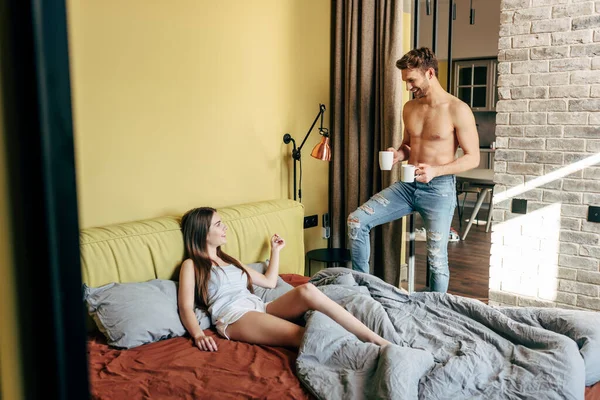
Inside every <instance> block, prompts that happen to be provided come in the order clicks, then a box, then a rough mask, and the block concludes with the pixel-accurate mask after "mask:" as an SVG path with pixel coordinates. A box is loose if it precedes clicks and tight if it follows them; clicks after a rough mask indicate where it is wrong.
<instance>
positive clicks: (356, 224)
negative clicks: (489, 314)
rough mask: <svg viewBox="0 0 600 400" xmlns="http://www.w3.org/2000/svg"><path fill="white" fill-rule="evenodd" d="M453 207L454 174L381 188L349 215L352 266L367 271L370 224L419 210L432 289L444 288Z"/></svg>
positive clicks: (454, 193)
mask: <svg viewBox="0 0 600 400" xmlns="http://www.w3.org/2000/svg"><path fill="white" fill-rule="evenodd" d="M455 208H456V177H455V176H454V175H443V176H438V177H435V178H433V179H432V180H431V181H430V182H429V183H421V182H416V181H415V182H410V183H406V182H396V183H394V184H393V185H391V186H389V187H388V188H386V189H384V190H382V191H381V192H379V193H377V194H376V195H374V196H373V197H371V198H370V199H369V200H368V201H367V202H366V203H365V204H363V205H362V206H360V207H359V208H357V209H356V211H354V212H353V213H351V214H350V215H349V216H348V236H349V239H350V251H351V253H352V269H354V270H356V271H361V272H366V273H368V272H369V256H370V254H371V242H370V238H369V233H370V232H371V229H372V228H374V227H376V226H378V225H381V224H385V223H386V222H390V221H393V220H396V219H399V218H402V217H403V216H405V215H408V214H410V213H411V212H413V211H418V212H419V214H421V217H423V221H424V222H425V229H426V230H427V261H428V263H429V267H430V276H429V278H430V279H429V282H430V286H431V290H432V291H434V292H446V291H447V290H448V281H449V279H450V270H449V269H448V236H449V233H450V225H451V223H452V217H453V215H454V209H455Z"/></svg>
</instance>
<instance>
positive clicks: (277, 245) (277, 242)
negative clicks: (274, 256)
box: [271, 234, 285, 250]
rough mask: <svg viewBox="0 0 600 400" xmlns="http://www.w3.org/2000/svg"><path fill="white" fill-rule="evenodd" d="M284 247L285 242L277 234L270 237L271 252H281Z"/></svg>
mask: <svg viewBox="0 0 600 400" xmlns="http://www.w3.org/2000/svg"><path fill="white" fill-rule="evenodd" d="M284 247H285V240H283V238H282V237H281V236H279V235H278V234H274V235H273V237H271V249H273V250H281V249H283V248H284Z"/></svg>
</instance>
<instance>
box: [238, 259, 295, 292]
mask: <svg viewBox="0 0 600 400" xmlns="http://www.w3.org/2000/svg"><path fill="white" fill-rule="evenodd" d="M247 265H248V267H250V268H252V269H253V270H255V271H257V272H260V273H261V274H264V273H265V271H266V270H267V266H268V265H269V264H268V260H267V261H265V262H255V263H252V264H247ZM252 288H253V289H254V294H255V295H257V296H258V297H260V298H261V299H262V300H263V301H264V302H265V303H268V302H269V301H273V300H275V299H276V298H278V297H279V296H281V295H283V294H286V293H287V292H289V291H290V290H292V289H293V288H294V287H293V286H292V285H290V284H289V283H287V282H286V281H284V280H283V279H281V277H280V276H278V277H277V285H276V286H275V287H274V288H273V289H269V288H264V287H261V286H257V285H252Z"/></svg>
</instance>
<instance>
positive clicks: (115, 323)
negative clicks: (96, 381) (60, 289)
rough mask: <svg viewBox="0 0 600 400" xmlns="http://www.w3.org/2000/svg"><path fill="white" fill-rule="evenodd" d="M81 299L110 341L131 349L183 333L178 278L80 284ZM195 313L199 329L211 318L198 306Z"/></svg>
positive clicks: (112, 344) (205, 326)
mask: <svg viewBox="0 0 600 400" xmlns="http://www.w3.org/2000/svg"><path fill="white" fill-rule="evenodd" d="M83 289H84V297H83V299H84V301H85V302H86V303H87V306H88V311H89V313H90V315H91V316H92V318H93V319H94V321H95V322H96V325H97V326H98V329H100V331H101V332H102V333H103V334H104V335H105V336H106V339H107V342H108V344H109V345H111V346H114V347H120V348H125V349H130V348H132V347H137V346H140V345H142V344H146V343H153V342H156V341H158V340H162V339H167V338H171V337H176V336H183V335H184V334H185V333H186V330H185V328H184V327H183V325H182V323H181V320H180V319H179V313H178V309H177V282H175V281H171V280H161V279H154V280H151V281H147V282H140V283H109V284H107V285H104V286H100V287H97V288H93V287H89V286H87V285H85V284H84V285H83ZM196 317H197V318H198V322H199V323H200V327H201V328H202V329H207V328H209V327H210V318H209V317H208V314H206V313H205V312H204V311H202V310H201V309H196Z"/></svg>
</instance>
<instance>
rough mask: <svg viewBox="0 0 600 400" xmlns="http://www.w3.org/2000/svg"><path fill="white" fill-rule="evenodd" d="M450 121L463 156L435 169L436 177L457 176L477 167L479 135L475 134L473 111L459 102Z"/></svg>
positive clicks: (475, 126)
mask: <svg viewBox="0 0 600 400" xmlns="http://www.w3.org/2000/svg"><path fill="white" fill-rule="evenodd" d="M452 120H453V122H454V130H455V132H456V138H457V139H458V144H459V145H460V147H461V148H462V150H463V152H464V155H463V156H461V157H459V158H457V159H456V160H454V161H452V162H451V163H448V164H446V165H440V166H437V167H435V170H436V171H435V172H436V173H435V175H436V176H441V175H451V174H458V173H460V172H464V171H468V170H470V169H473V168H476V167H477V166H478V165H479V134H478V133H477V125H475V116H474V115H473V111H471V108H470V107H469V106H468V105H466V104H465V103H463V102H462V101H460V102H458V103H457V105H456V107H455V108H454V110H453V112H452Z"/></svg>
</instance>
